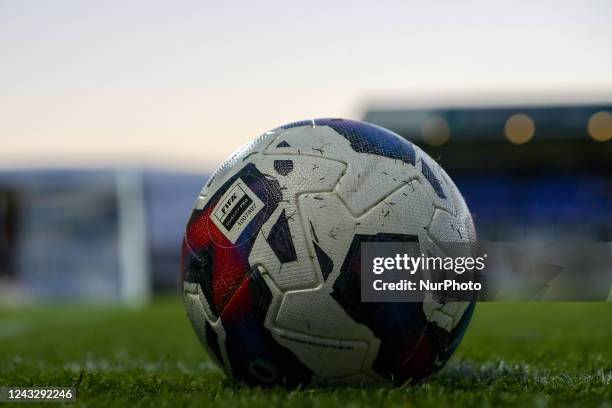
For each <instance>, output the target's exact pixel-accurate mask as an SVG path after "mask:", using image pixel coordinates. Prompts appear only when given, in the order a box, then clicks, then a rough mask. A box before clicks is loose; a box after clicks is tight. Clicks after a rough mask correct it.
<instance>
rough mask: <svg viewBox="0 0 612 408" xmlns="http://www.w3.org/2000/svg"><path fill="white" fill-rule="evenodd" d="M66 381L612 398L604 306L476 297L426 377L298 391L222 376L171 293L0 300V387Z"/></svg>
mask: <svg viewBox="0 0 612 408" xmlns="http://www.w3.org/2000/svg"><path fill="white" fill-rule="evenodd" d="M75 384H78V387H79V403H80V404H81V405H83V406H92V407H98V406H100V407H106V406H149V405H152V406H157V407H163V406H168V407H175V406H180V405H192V406H198V407H208V406H212V405H215V406H221V407H223V406H226V407H236V406H242V407H249V408H255V407H266V408H272V407H281V406H282V407H291V408H293V407H340V406H342V407H360V406H377V407H379V406H398V407H409V406H432V407H440V406H445V405H453V406H457V405H468V406H474V405H477V406H497V405H521V406H523V405H526V404H528V405H538V406H557V405H560V404H563V405H591V406H601V405H607V406H612V304H610V303H608V304H605V303H582V304H578V303H574V304H569V303H565V304H557V303H513V304H499V303H497V304H495V303H490V304H480V305H478V307H477V308H476V313H475V315H474V320H473V321H472V324H471V326H470V328H469V329H468V333H467V335H466V337H465V339H464V341H463V343H462V345H461V346H460V347H459V350H458V351H457V353H456V354H455V356H454V357H453V359H452V360H451V362H450V363H449V364H448V365H447V367H446V368H445V369H444V370H443V371H442V372H441V373H439V374H438V375H436V376H435V377H434V378H433V379H431V380H430V381H429V382H426V383H423V384H419V385H415V386H408V387H405V388H400V389H394V388H391V387H365V388H355V387H353V388H351V387H340V388H338V387H336V388H331V387H330V388H319V389H308V390H297V391H286V390H284V389H273V390H262V389H256V388H248V387H241V386H238V385H236V384H234V383H233V382H231V381H229V380H227V379H225V378H224V376H223V375H222V373H221V372H220V370H219V369H217V368H216V367H215V366H214V365H213V364H212V363H211V362H210V360H209V359H208V358H207V356H206V355H205V353H204V351H203V349H202V347H201V346H200V344H199V343H198V341H197V339H196V336H195V334H194V333H193V331H192V329H191V327H190V325H189V323H188V321H187V318H186V317H185V313H184V311H183V306H182V304H181V303H180V302H179V301H178V300H168V299H166V300H163V301H157V302H156V303H155V304H154V305H153V306H151V307H149V308H146V309H144V310H121V309H103V308H88V307H78V308H75V307H66V306H63V307H45V308H35V309H28V310H0V386H35V385H38V386H41V385H47V386H70V385H75ZM19 406H23V405H19Z"/></svg>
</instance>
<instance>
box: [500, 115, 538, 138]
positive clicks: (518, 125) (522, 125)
mask: <svg viewBox="0 0 612 408" xmlns="http://www.w3.org/2000/svg"><path fill="white" fill-rule="evenodd" d="M504 132H505V134H506V138H507V139H508V140H509V141H510V142H512V143H514V144H523V143H527V142H528V141H530V140H531V138H532V137H533V134H534V133H535V124H534V123H533V120H531V118H530V117H529V116H527V115H525V114H524V113H517V114H516V115H512V116H510V118H508V120H507V121H506V125H505V127H504Z"/></svg>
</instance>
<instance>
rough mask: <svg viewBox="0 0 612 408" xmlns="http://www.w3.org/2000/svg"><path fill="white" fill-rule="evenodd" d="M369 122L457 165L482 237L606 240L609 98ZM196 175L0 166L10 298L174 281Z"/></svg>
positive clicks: (117, 293)
mask: <svg viewBox="0 0 612 408" xmlns="http://www.w3.org/2000/svg"><path fill="white" fill-rule="evenodd" d="M363 119H364V120H366V121H369V122H373V123H376V124H379V125H381V126H384V127H387V128H389V129H392V130H394V131H396V132H397V133H398V134H400V135H402V136H404V137H406V138H407V139H409V140H411V141H413V142H414V143H416V144H418V145H420V146H421V147H422V148H424V149H425V150H426V151H428V153H429V154H430V155H432V157H435V158H436V159H437V160H438V161H440V162H441V164H442V165H443V166H444V168H445V169H446V170H447V172H448V173H449V174H450V175H451V177H453V179H454V180H455V181H456V183H457V184H458V186H459V188H460V190H461V191H462V192H463V194H464V196H465V198H466V200H467V202H468V205H469V206H470V208H471V210H472V212H473V213H474V216H475V222H476V224H477V230H478V233H479V236H480V238H481V239H484V240H489V241H500V242H505V241H519V240H532V241H543V242H550V241H554V240H556V239H558V238H559V237H563V238H566V239H584V240H594V241H600V242H610V241H612V173H611V171H612V143H610V142H609V141H610V140H612V104H610V105H600V104H598V105H581V106H513V107H486V108H452V109H450V108H449V109H432V110H416V109H379V108H372V109H370V110H368V111H367V113H366V114H365V117H364V118H363ZM206 179H207V175H206V174H204V173H186V172H177V171H167V170H166V171H164V170H161V169H126V168H123V169H114V170H111V169H97V170H93V169H72V170H59V169H52V170H43V169H37V170H12V171H6V170H5V171H2V172H0V227H1V228H0V231H1V239H0V254H1V255H2V257H1V263H0V277H1V280H0V282H2V285H3V286H4V288H3V290H4V291H5V294H4V295H3V299H4V301H5V303H6V302H17V303H18V302H24V301H28V300H34V299H40V300H43V299H44V300H82V301H88V302H100V301H101V302H109V301H113V302H114V301H122V302H126V303H136V304H138V303H143V302H146V301H147V300H148V299H149V298H150V296H151V294H153V293H158V292H164V291H173V290H175V289H176V288H177V287H178V286H177V276H178V272H177V271H178V262H179V260H178V254H179V251H178V248H179V243H180V241H181V237H182V233H183V227H184V224H185V222H186V217H187V216H188V214H189V213H190V211H191V207H192V204H193V202H194V199H195V197H196V195H197V193H198V191H199V190H200V189H201V187H202V186H203V184H204V183H205V181H206Z"/></svg>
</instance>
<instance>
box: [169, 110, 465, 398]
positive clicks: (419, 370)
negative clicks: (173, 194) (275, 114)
mask: <svg viewBox="0 0 612 408" xmlns="http://www.w3.org/2000/svg"><path fill="white" fill-rule="evenodd" d="M406 237H410V239H409V240H410V241H413V240H414V237H417V240H418V243H419V246H420V248H421V250H422V252H423V253H431V254H440V255H441V256H444V254H445V247H444V243H445V242H467V243H468V244H471V243H473V242H475V239H476V237H475V231H474V226H473V222H472V217H471V215H470V212H469V210H468V208H467V206H466V204H465V201H464V199H463V197H462V196H461V194H460V192H459V190H458V189H457V187H456V186H455V184H454V183H453V181H452V180H451V179H450V178H449V176H448V175H447V174H446V173H445V172H444V170H442V168H441V167H440V166H439V165H438V164H437V163H436V162H435V161H434V160H433V159H432V158H431V157H429V156H428V155H427V154H425V153H424V152H423V151H422V150H421V149H419V148H418V147H417V146H415V145H413V144H412V143H410V142H409V141H407V140H405V139H403V138H402V137H400V136H398V135H396V134H395V133H393V132H391V131H389V130H386V129H384V128H381V127H379V126H375V125H372V124H368V123H364V122H358V121H352V120H343V119H315V120H305V121H300V122H295V123H291V124H288V125H285V126H281V127H279V128H276V129H274V130H271V131H268V132H266V133H264V134H263V135H261V136H260V137H258V138H256V139H255V140H253V141H252V142H251V143H249V144H247V145H245V146H244V147H242V148H241V149H239V150H238V151H237V152H236V153H234V154H233V155H232V156H231V157H230V158H229V159H228V160H227V161H226V162H225V163H224V164H223V165H222V166H221V167H220V168H219V169H218V170H217V171H216V172H215V173H214V174H213V175H212V177H211V178H210V180H209V181H208V183H207V184H206V186H205V187H204V189H203V190H202V192H201V193H200V195H199V196H198V198H197V200H196V203H195V208H194V210H193V213H192V214H191V217H190V219H189V221H188V224H187V227H186V232H185V237H184V241H183V248H182V256H181V270H182V285H183V294H184V299H185V305H186V309H187V314H188V316H189V319H190V320H191V323H192V324H193V327H194V329H195V332H196V334H197V336H198V337H199V339H200V341H201V342H202V344H203V345H204V347H205V348H206V350H207V351H208V354H209V355H210V357H211V358H212V359H213V360H214V361H215V362H216V364H218V365H219V367H221V368H222V369H223V370H224V371H225V373H226V374H227V375H228V376H230V377H232V378H235V379H236V380H238V381H240V382H243V383H246V384H251V385H260V386H273V385H283V386H286V387H296V386H309V385H317V384H347V383H351V384H365V383H390V384H394V385H403V384H406V383H409V382H417V381H420V380H422V379H424V378H427V377H428V376H430V375H432V374H434V373H436V372H437V371H438V370H440V369H441V368H442V367H443V365H444V364H445V363H446V362H447V361H448V359H449V358H450V356H451V355H452V354H453V352H454V350H455V349H456V348H457V346H458V345H459V342H460V341H461V338H462V336H463V334H464V332H465V330H466V328H467V326H468V324H469V321H470V319H471V316H472V312H473V310H474V303H469V302H448V303H438V302H435V301H433V300H431V301H424V302H406V303H399V302H398V303H371V302H362V301H361V293H360V273H359V270H360V247H361V244H362V243H364V242H381V241H382V242H389V241H402V240H403V239H404V238H406Z"/></svg>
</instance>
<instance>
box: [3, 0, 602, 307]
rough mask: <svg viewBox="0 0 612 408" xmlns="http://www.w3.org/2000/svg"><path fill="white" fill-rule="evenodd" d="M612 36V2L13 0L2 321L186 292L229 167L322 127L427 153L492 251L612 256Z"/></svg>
mask: <svg viewBox="0 0 612 408" xmlns="http://www.w3.org/2000/svg"><path fill="white" fill-rule="evenodd" d="M288 7H289V8H288ZM340 15H342V16H344V18H342V19H341V21H339V20H338V16H340ZM364 22H367V24H365V25H364ZM340 23H341V24H340ZM364 27H367V30H366V31H364ZM610 38H612V6H611V5H610V3H609V2H605V1H587V2H580V1H574V2H562V3H559V2H553V1H538V2H530V3H529V4H527V3H521V4H509V3H508V4H504V5H496V6H493V5H491V4H489V3H488V2H484V1H480V2H473V3H470V4H469V5H458V4H453V3H444V4H440V5H433V4H432V5H426V4H419V5H418V7H415V5H414V4H412V5H410V4H409V3H399V2H398V3H389V4H387V5H386V7H380V8H376V9H370V8H368V7H355V6H354V4H352V3H350V2H346V3H345V2H338V3H335V4H333V5H325V7H322V6H321V7H315V6H313V5H300V6H286V5H282V4H280V3H269V4H268V3H266V4H263V5H259V4H258V5H257V6H255V5H248V4H243V5H237V4H232V5H227V7H225V6H223V7H222V6H219V5H213V4H210V3H208V2H182V3H180V5H177V6H176V7H173V8H171V9H170V8H169V7H168V6H167V5H163V4H161V3H155V2H153V3H149V2H147V3H146V4H145V3H139V2H133V3H132V2H130V3H129V4H124V3H119V2H116V3H109V5H108V6H101V5H91V4H88V5H85V4H84V3H76V2H70V1H59V2H53V5H50V4H45V5H42V4H38V5H36V6H35V5H34V4H33V3H29V2H2V3H0V50H2V51H3V52H2V55H3V62H2V75H1V76H0V88H1V89H2V90H3V91H2V93H1V94H0V119H1V120H0V138H1V140H2V147H0V304H4V305H20V304H29V303H31V302H38V301H61V302H66V301H68V302H74V301H82V302H93V303H100V302H102V303H116V302H121V303H126V304H143V303H146V302H147V301H148V300H149V299H151V297H152V296H154V295H155V294H159V293H164V292H168V291H175V290H176V288H177V273H178V254H179V246H180V240H181V236H182V232H183V227H184V224H185V222H186V220H187V216H188V214H189V212H190V210H191V206H192V204H193V202H194V200H195V197H196V195H197V193H198V192H199V191H200V189H201V187H202V186H203V185H204V183H205V182H206V179H207V176H208V174H210V172H211V170H212V169H214V168H215V167H216V166H217V165H218V164H220V162H221V160H222V158H223V157H224V156H227V155H228V154H229V153H230V152H231V151H232V150H234V149H236V148H238V147H239V146H240V145H241V144H243V143H246V142H247V141H248V140H249V139H251V138H253V137H255V136H257V135H258V133H261V132H263V131H265V130H266V128H270V127H274V126H277V125H280V124H282V123H284V122H291V121H294V120H299V119H303V118H307V117H321V116H330V115H331V116H344V117H350V118H356V119H363V120H366V121H369V122H373V123H376V124H379V125H381V126H384V127H387V128H389V129H391V130H394V131H395V132H397V133H399V134H400V135H402V136H403V137H406V138H407V139H409V140H411V141H413V142H415V143H417V144H418V145H420V146H422V147H423V148H424V149H425V150H426V151H427V152H428V153H430V154H431V155H432V157H434V158H435V159H437V160H438V161H439V162H440V163H441V164H442V166H443V167H444V168H445V169H446V170H447V172H448V173H449V174H450V175H451V177H453V179H455V180H456V182H457V184H458V186H459V188H460V189H461V191H462V192H463V194H464V195H465V197H466V199H467V202H468V205H469V206H470V208H471V210H472V211H473V213H474V216H475V221H476V224H477V230H478V233H479V235H480V238H482V239H485V240H493V241H513V240H525V239H527V240H534V241H537V240H548V239H553V238H557V237H559V236H563V237H567V238H580V239H582V238H585V239H591V240H597V241H606V242H609V241H612V173H611V171H612V143H611V142H610V140H611V139H612V77H611V76H610V72H612V53H610V47H609V39H610ZM313 55H314V56H315V57H313V58H307V57H311V56H313Z"/></svg>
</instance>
